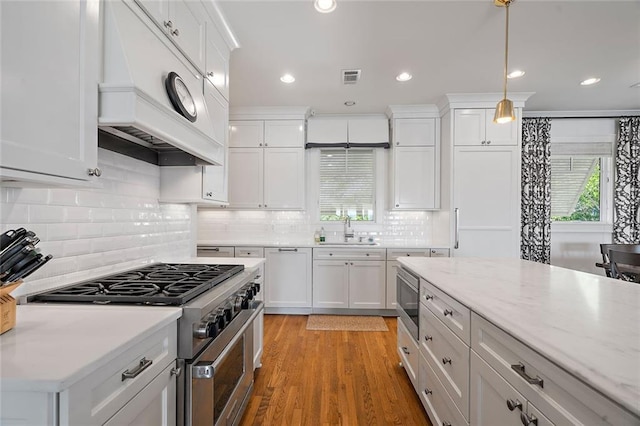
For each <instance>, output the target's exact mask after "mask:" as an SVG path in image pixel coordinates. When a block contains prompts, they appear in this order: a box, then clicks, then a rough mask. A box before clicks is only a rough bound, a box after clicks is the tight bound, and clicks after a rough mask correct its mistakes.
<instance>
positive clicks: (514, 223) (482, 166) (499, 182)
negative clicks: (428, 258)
mask: <svg viewBox="0 0 640 426" xmlns="http://www.w3.org/2000/svg"><path fill="white" fill-rule="evenodd" d="M519 167H520V156H519V152H518V150H517V148H515V147H513V148H512V147H460V148H456V149H455V152H454V179H453V180H454V182H453V185H454V190H453V191H454V196H453V198H454V208H457V209H459V212H458V214H459V222H458V230H459V239H458V248H457V249H454V250H453V255H454V256H490V257H518V256H519V254H520V244H519V243H520V195H519V194H520V178H519ZM454 233H455V231H454ZM454 241H455V235H454Z"/></svg>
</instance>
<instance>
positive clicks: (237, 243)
mask: <svg viewBox="0 0 640 426" xmlns="http://www.w3.org/2000/svg"><path fill="white" fill-rule="evenodd" d="M198 246H216V247H310V248H321V247H328V248H354V247H361V248H407V249H409V248H411V249H416V248H449V247H448V246H443V245H434V244H426V243H424V242H422V243H417V242H416V243H406V242H378V243H376V244H375V245H368V244H331V241H329V242H327V243H325V244H318V243H316V242H314V241H313V240H308V241H273V240H199V241H198Z"/></svg>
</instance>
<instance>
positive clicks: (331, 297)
mask: <svg viewBox="0 0 640 426" xmlns="http://www.w3.org/2000/svg"><path fill="white" fill-rule="evenodd" d="M385 295H386V289H385V262H384V261H375V260H374V261H367V260H355V261H352V260H316V261H314V262H313V307H314V308H351V309H384V307H385V305H386V300H385V298H386V297H385Z"/></svg>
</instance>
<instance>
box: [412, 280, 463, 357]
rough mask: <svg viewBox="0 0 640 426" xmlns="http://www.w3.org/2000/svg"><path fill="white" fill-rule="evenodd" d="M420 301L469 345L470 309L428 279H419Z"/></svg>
mask: <svg viewBox="0 0 640 426" xmlns="http://www.w3.org/2000/svg"><path fill="white" fill-rule="evenodd" d="M420 302H421V303H422V304H423V305H424V306H426V307H427V308H428V309H429V310H430V311H431V312H433V314H434V315H435V316H436V317H437V318H438V319H439V320H441V321H442V322H443V323H444V324H445V325H446V326H447V327H449V329H450V330H451V331H453V333H454V334H455V335H456V336H458V337H459V338H460V339H461V340H462V341H463V342H464V343H466V344H467V345H470V342H471V339H470V334H469V325H470V322H471V319H470V318H471V311H470V310H469V308H467V307H466V306H464V305H463V304H461V303H460V302H458V301H456V300H454V299H453V298H452V297H450V296H449V295H447V294H445V293H444V292H443V291H440V290H439V289H437V288H436V287H435V286H434V285H432V284H431V283H430V282H429V281H426V280H425V279H423V278H421V279H420Z"/></svg>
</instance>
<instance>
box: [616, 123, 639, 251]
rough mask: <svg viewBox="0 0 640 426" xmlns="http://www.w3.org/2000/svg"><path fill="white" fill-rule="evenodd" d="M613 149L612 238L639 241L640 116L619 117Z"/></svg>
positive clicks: (634, 242) (620, 241)
mask: <svg viewBox="0 0 640 426" xmlns="http://www.w3.org/2000/svg"><path fill="white" fill-rule="evenodd" d="M619 125H620V126H619V131H618V140H617V144H616V153H615V183H614V186H615V189H614V199H613V242H614V243H620V244H639V243H640V117H622V118H620V122H619Z"/></svg>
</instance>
